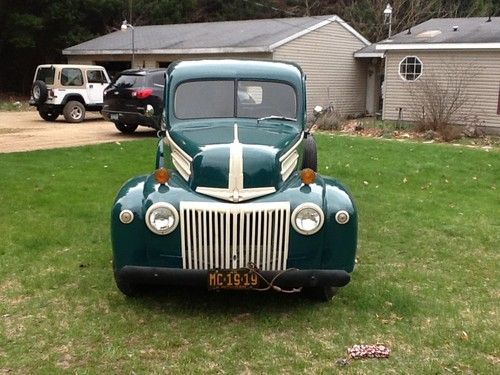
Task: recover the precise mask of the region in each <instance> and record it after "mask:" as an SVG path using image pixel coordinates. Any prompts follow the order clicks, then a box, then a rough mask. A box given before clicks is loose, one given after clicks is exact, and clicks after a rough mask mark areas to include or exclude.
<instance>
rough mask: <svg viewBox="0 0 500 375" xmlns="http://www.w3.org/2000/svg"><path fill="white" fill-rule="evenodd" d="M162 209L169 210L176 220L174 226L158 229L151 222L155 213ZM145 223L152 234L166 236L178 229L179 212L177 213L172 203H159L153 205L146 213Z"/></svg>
mask: <svg viewBox="0 0 500 375" xmlns="http://www.w3.org/2000/svg"><path fill="white" fill-rule="evenodd" d="M160 209H167V210H169V211H170V213H171V214H172V217H173V220H174V222H173V224H172V225H171V226H170V227H168V228H166V229H158V228H157V227H156V226H155V225H154V224H153V223H152V221H151V218H152V215H153V214H154V213H155V211H157V210H160ZM145 222H146V225H147V227H148V228H149V230H150V231H151V232H153V233H155V234H158V235H160V236H164V235H166V234H169V233H172V232H173V231H174V230H175V228H177V225H179V212H177V210H176V208H175V207H174V206H173V205H171V204H170V203H167V202H157V203H154V204H152V205H151V206H150V207H149V208H148V210H147V211H146V217H145Z"/></svg>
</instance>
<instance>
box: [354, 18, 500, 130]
mask: <svg viewBox="0 0 500 375" xmlns="http://www.w3.org/2000/svg"><path fill="white" fill-rule="evenodd" d="M367 49H372V50H373V51H375V52H378V53H383V56H384V57H385V72H384V77H385V80H384V84H383V85H382V86H383V90H384V92H383V98H384V100H383V110H382V116H383V118H384V119H389V120H397V119H403V120H407V121H412V120H415V119H416V118H418V116H421V115H422V112H423V111H425V108H424V107H425V106H423V105H422V94H423V90H425V88H426V87H427V90H430V89H431V90H433V91H437V90H442V91H443V92H446V95H449V96H450V95H453V92H456V91H457V90H462V91H463V93H464V96H462V97H461V98H460V99H459V100H460V101H462V102H463V105H461V107H460V108H459V109H458V110H457V112H456V114H455V115H454V116H453V121H454V122H456V123H458V124H462V125H465V124H470V123H472V124H476V125H479V126H481V127H483V129H484V130H485V131H486V132H488V133H494V134H500V17H491V18H488V17H481V18H436V19H431V20H428V21H426V22H424V23H421V24H419V25H417V26H414V27H412V28H411V29H409V30H405V31H403V32H401V33H399V34H397V35H394V36H393V37H392V38H391V39H390V40H384V41H382V42H379V43H377V44H376V45H371V46H369V47H365V49H364V50H365V51H366V50H367ZM432 94H434V95H436V93H435V92H434V93H427V94H426V95H432ZM441 96H442V95H441ZM437 100H440V99H439V98H437V97H436V99H435V101H437ZM452 100H453V99H452Z"/></svg>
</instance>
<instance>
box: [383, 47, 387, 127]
mask: <svg viewBox="0 0 500 375" xmlns="http://www.w3.org/2000/svg"><path fill="white" fill-rule="evenodd" d="M383 59H384V90H383V91H384V92H383V93H382V95H383V98H382V120H385V101H386V100H387V50H385V51H384V57H383Z"/></svg>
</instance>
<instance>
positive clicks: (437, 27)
mask: <svg viewBox="0 0 500 375" xmlns="http://www.w3.org/2000/svg"><path fill="white" fill-rule="evenodd" d="M479 48H485V49H490V48H491V49H500V17H491V18H488V17H471V18H432V19H430V20H428V21H426V22H423V23H421V24H419V25H416V26H414V27H412V28H411V29H409V30H405V31H403V32H401V33H399V34H396V35H394V36H393V37H391V39H390V40H388V39H386V40H383V41H381V42H379V43H377V44H376V50H377V51H380V50H397V49H479Z"/></svg>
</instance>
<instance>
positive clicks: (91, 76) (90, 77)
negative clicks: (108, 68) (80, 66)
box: [87, 70, 108, 83]
mask: <svg viewBox="0 0 500 375" xmlns="http://www.w3.org/2000/svg"><path fill="white" fill-rule="evenodd" d="M87 81H88V83H107V82H108V81H107V80H106V76H105V75H104V72H103V71H102V70H87Z"/></svg>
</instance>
